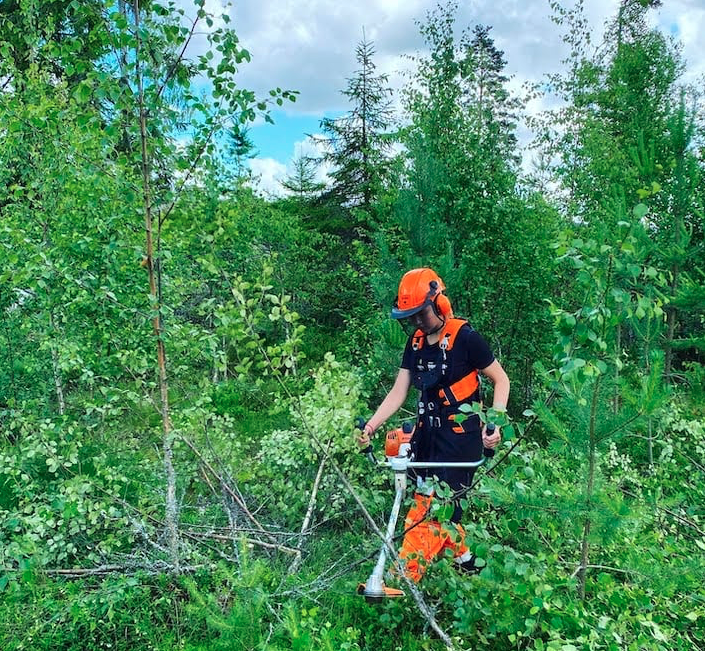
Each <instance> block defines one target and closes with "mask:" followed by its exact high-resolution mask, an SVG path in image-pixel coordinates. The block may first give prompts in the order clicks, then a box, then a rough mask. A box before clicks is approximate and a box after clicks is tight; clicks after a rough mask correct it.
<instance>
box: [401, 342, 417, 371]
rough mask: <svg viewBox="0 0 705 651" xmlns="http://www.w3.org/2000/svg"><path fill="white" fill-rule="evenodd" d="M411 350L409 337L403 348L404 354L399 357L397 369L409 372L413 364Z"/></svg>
mask: <svg viewBox="0 0 705 651" xmlns="http://www.w3.org/2000/svg"><path fill="white" fill-rule="evenodd" d="M412 352H413V351H412V350H411V337H409V338H408V339H407V340H406V346H405V347H404V354H403V355H402V357H401V366H400V367H399V368H405V369H406V370H407V371H410V370H411V367H412V364H413V361H414V360H413V355H412Z"/></svg>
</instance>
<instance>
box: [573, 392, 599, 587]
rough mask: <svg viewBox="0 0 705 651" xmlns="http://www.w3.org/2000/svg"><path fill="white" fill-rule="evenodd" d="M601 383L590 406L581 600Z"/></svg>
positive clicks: (593, 477) (584, 577)
mask: <svg viewBox="0 0 705 651" xmlns="http://www.w3.org/2000/svg"><path fill="white" fill-rule="evenodd" d="M599 394H600V382H599V380H598V381H597V382H595V387H594V389H593V394H592V404H591V406H590V424H589V434H590V443H589V448H588V483H587V491H586V493H587V495H586V499H585V507H586V510H587V514H586V516H585V520H584V522H583V539H582V543H581V545H580V571H579V572H578V590H579V593H580V599H585V583H586V580H587V576H586V575H587V568H588V564H589V561H590V558H589V557H590V529H591V527H592V519H591V517H590V509H591V508H592V494H593V491H594V488H595V448H596V445H597V437H596V435H595V428H596V426H597V403H598V401H599Z"/></svg>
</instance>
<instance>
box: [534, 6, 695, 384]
mask: <svg viewBox="0 0 705 651" xmlns="http://www.w3.org/2000/svg"><path fill="white" fill-rule="evenodd" d="M658 4H659V3H650V2H638V1H635V0H624V1H623V2H621V3H620V6H619V9H618V11H617V14H616V16H615V18H614V19H613V20H612V21H611V22H610V23H609V24H608V26H607V30H606V32H605V34H604V41H603V44H602V46H601V47H600V48H599V50H598V54H589V53H587V52H585V51H584V49H583V45H582V44H583V43H584V42H585V41H586V39H587V35H586V34H585V29H586V27H585V22H584V19H583V17H582V14H581V9H580V6H578V7H577V8H576V10H575V11H574V12H568V13H565V14H563V15H562V18H560V19H559V22H560V21H563V22H564V23H565V25H566V26H568V27H569V29H570V30H571V31H570V32H569V34H568V35H567V40H568V41H569V43H570V44H571V46H572V53H571V55H570V59H569V61H570V63H571V65H570V72H569V73H568V75H566V76H563V77H555V78H554V79H553V80H552V83H553V86H554V88H555V89H557V90H558V92H559V94H560V95H561V96H562V98H563V99H564V100H565V105H564V107H563V108H561V109H559V110H558V111H554V112H552V113H551V114H550V117H549V120H550V122H551V126H549V127H548V128H547V129H546V130H545V132H544V136H543V141H544V142H545V143H552V145H551V146H549V148H548V153H549V155H550V156H553V157H554V160H556V161H559V162H558V163H557V165H556V166H555V168H554V171H555V173H556V176H557V178H558V179H559V181H560V186H561V192H562V194H563V196H564V197H565V198H566V199H567V206H568V212H569V214H570V215H571V217H572V219H573V220H574V222H576V223H577V224H579V225H578V226H576V230H578V231H580V233H581V235H586V234H591V233H598V232H601V230H602V229H603V228H608V229H614V228H616V224H615V221H614V220H615V219H616V218H617V217H616V216H617V215H619V214H620V212H623V211H624V209H625V207H626V206H627V205H633V204H634V203H636V202H638V201H644V202H645V203H646V204H647V205H648V206H649V208H650V211H649V213H648V215H646V216H645V219H646V220H647V221H648V222H649V224H650V227H651V228H650V233H651V236H652V242H653V248H652V262H653V264H654V267H655V268H656V269H657V270H659V272H661V273H664V274H665V275H667V276H668V277H669V294H670V298H671V304H670V305H669V307H668V308H667V312H668V317H667V318H668V327H667V328H666V329H664V331H663V336H664V337H665V347H666V351H667V352H666V363H665V374H666V376H667V377H669V378H670V377H671V375H672V368H673V359H674V354H673V351H674V343H673V342H674V339H675V338H680V339H682V340H683V341H681V343H680V344H679V346H687V345H688V344H686V343H685V340H688V339H689V340H690V342H691V344H692V345H691V347H690V353H689V354H688V356H689V357H691V358H693V357H695V358H697V357H698V356H699V355H701V353H699V352H698V350H701V344H700V343H698V337H697V335H696V334H695V333H694V332H693V331H692V330H691V328H692V326H690V327H689V326H685V322H681V317H683V319H685V321H687V322H689V323H691V324H692V323H696V324H697V323H699V321H700V319H701V315H702V311H703V307H702V306H703V301H702V299H700V300H699V301H698V300H696V301H693V300H692V299H693V298H694V294H693V293H692V291H691V290H692V288H693V287H694V281H693V279H691V278H690V277H689V275H688V274H685V275H683V266H682V261H684V260H688V261H689V265H691V266H692V267H693V268H695V269H696V272H695V275H694V276H695V278H697V277H698V276H699V273H700V272H698V271H697V269H698V268H700V269H702V265H703V257H702V253H701V251H702V219H703V218H702V214H703V204H702V192H701V190H700V189H699V187H700V186H701V185H702V183H701V179H702V174H703V168H702V163H701V161H699V160H698V157H697V153H696V152H697V149H698V147H699V146H701V143H702V141H703V132H702V128H701V127H698V126H697V121H696V116H697V115H698V113H699V112H701V111H702V100H701V99H700V97H701V93H698V92H697V91H696V90H695V89H686V88H682V87H681V85H680V83H679V79H680V76H681V74H682V72H683V69H684V63H683V60H682V58H681V55H680V52H679V50H678V47H677V44H675V43H674V42H672V41H670V40H668V39H667V38H666V37H665V36H664V35H663V34H661V33H660V32H659V31H658V30H655V29H653V28H651V27H650V26H649V25H648V22H647V17H648V11H649V10H650V8H651V7H652V6H657V5H658ZM616 205H617V206H618V205H621V206H622V208H621V209H617V210H615V206H616ZM691 234H692V235H691ZM681 281H683V283H684V285H683V288H684V290H685V291H686V293H687V294H688V296H689V299H688V300H686V302H685V303H682V302H681V300H680V298H679V286H680V282H681ZM695 284H697V281H695ZM688 288H690V289H688ZM686 303H688V305H689V307H688V309H684V308H685V304H686ZM679 315H680V316H679ZM694 335H695V336H694Z"/></svg>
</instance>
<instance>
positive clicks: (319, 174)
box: [249, 134, 331, 197]
mask: <svg viewBox="0 0 705 651" xmlns="http://www.w3.org/2000/svg"><path fill="white" fill-rule="evenodd" d="M320 137H322V134H313V135H311V136H306V137H305V138H304V139H303V140H299V141H297V142H295V143H294V146H293V148H292V151H291V155H290V157H289V162H288V164H286V165H284V164H283V163H281V162H279V161H277V160H275V159H273V158H253V159H251V160H250V161H249V163H250V169H251V170H252V174H253V181H252V186H253V187H255V188H256V189H257V190H258V191H260V192H262V193H263V194H265V195H266V196H269V197H283V196H285V195H287V194H288V192H287V191H286V190H285V189H284V188H283V187H282V185H281V182H282V181H283V180H284V179H285V178H287V177H288V176H290V175H291V174H293V173H294V160H295V159H297V158H300V157H302V156H306V157H310V158H314V159H320V158H321V156H322V155H323V146H322V144H321V143H320V141H319V140H317V139H318V138H320ZM330 169H331V168H330V165H329V164H327V163H320V164H319V165H318V167H317V168H316V181H319V182H322V183H328V182H329V181H330V178H329V176H328V172H330Z"/></svg>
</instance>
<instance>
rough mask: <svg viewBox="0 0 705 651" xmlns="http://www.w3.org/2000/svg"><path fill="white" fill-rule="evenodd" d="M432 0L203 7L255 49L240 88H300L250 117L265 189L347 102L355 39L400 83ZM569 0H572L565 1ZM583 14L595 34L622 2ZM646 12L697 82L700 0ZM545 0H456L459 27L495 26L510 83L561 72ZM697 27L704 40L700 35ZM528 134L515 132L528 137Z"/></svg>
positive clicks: (303, 0) (702, 45)
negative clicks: (262, 116)
mask: <svg viewBox="0 0 705 651" xmlns="http://www.w3.org/2000/svg"><path fill="white" fill-rule="evenodd" d="M437 4H438V2H437V1H436V0H353V1H351V2H341V1H340V0H234V4H232V5H231V6H227V5H226V3H225V1H224V0H207V2H206V9H207V10H209V11H211V12H213V13H216V14H220V13H224V12H227V13H228V14H229V15H230V17H231V26H233V27H234V29H235V31H236V33H237V35H238V37H239V39H240V43H241V44H242V46H243V47H245V48H246V49H247V50H248V51H249V52H250V54H251V57H252V59H251V62H250V63H246V64H243V65H242V67H241V68H240V71H239V74H238V78H239V81H240V84H241V85H242V87H244V88H248V89H251V90H254V91H255V92H257V93H258V94H259V95H262V96H265V95H267V94H268V91H269V90H270V89H271V88H276V87H280V88H283V89H291V90H297V91H299V95H298V99H297V101H296V102H295V103H294V104H286V105H285V107H284V108H283V109H281V110H276V111H274V112H273V113H272V117H273V118H274V121H275V124H274V125H271V124H267V123H265V122H263V121H258V122H257V123H255V124H254V125H253V126H252V128H251V130H250V138H251V140H252V141H253V142H254V145H255V150H256V152H257V154H256V156H255V158H254V159H252V160H251V161H250V165H251V168H252V170H253V172H254V173H255V175H257V176H258V178H259V180H258V187H259V188H260V189H261V190H262V191H263V192H264V193H271V194H280V193H281V192H282V191H281V186H280V185H279V180H281V179H282V178H284V177H285V176H286V174H287V167H289V170H290V166H291V161H292V160H293V158H294V157H295V156H296V155H298V154H300V153H303V154H306V155H308V154H311V153H313V152H314V151H315V147H314V145H313V144H312V143H311V142H310V138H309V137H308V136H310V135H314V134H318V133H320V129H319V123H320V120H321V119H322V118H323V117H325V116H328V117H337V116H339V115H342V114H343V113H344V112H345V111H346V110H348V109H349V104H348V103H347V98H346V97H345V96H343V94H342V93H341V90H343V89H345V87H346V85H347V79H349V78H350V77H352V76H353V74H354V72H355V70H356V69H357V63H356V61H355V47H356V45H357V44H358V43H359V42H360V41H361V39H362V38H363V34H364V35H365V37H366V38H367V40H368V41H372V43H373V44H374V47H375V50H376V54H375V56H374V59H373V60H374V62H375V64H376V66H377V72H379V73H384V74H387V75H388V76H389V85H390V87H392V88H393V89H399V88H400V87H401V86H402V85H403V84H404V83H405V77H404V71H405V70H409V69H411V68H412V64H411V62H410V60H409V56H414V55H418V54H423V48H424V43H423V39H422V37H421V35H420V33H419V22H423V21H424V20H425V17H426V15H427V14H428V12H429V11H432V10H433V9H434V8H435V7H436V6H437ZM562 4H563V5H564V6H568V7H571V6H573V4H574V2H573V0H563V2H562ZM584 4H585V6H586V8H585V14H586V17H587V18H588V20H589V24H590V27H591V30H592V33H593V34H594V38H593V42H594V43H599V42H600V41H601V37H602V33H603V31H604V30H603V28H604V24H605V22H606V21H607V20H609V19H611V18H612V17H613V16H615V15H616V12H617V8H618V6H619V1H618V0H585V3H584ZM663 5H664V6H663V7H661V8H659V9H657V10H652V11H651V12H650V20H651V21H652V24H654V25H656V26H658V28H659V29H661V30H662V31H663V32H664V33H666V34H671V35H674V36H676V37H677V38H678V40H679V41H680V42H681V43H682V45H683V57H684V59H685V60H686V65H687V71H686V75H685V78H684V80H685V81H690V82H695V81H697V80H698V79H700V78H702V77H703V75H705V38H702V34H705V0H664V2H663ZM550 15H551V9H550V6H549V2H548V0H458V12H457V19H456V27H457V28H458V31H462V30H463V29H465V28H468V30H472V28H473V27H474V26H475V25H477V24H482V25H488V26H491V27H492V31H491V33H490V35H491V36H492V37H493V38H494V41H495V45H496V46H497V47H498V48H499V49H501V50H503V51H504V54H505V59H506V60H507V67H506V72H507V73H508V74H509V75H510V76H511V81H510V87H511V88H512V89H514V90H516V91H519V90H520V89H521V88H522V85H523V84H524V83H525V82H532V81H533V82H538V81H541V80H542V79H544V78H545V76H546V75H547V74H548V73H552V72H557V71H559V70H560V68H561V61H562V59H563V58H564V57H565V55H566V54H567V49H566V46H565V45H564V44H563V43H562V41H561V28H559V27H558V26H557V25H555V24H554V23H553V22H551V20H550ZM698 35H700V36H701V38H698ZM549 101H550V99H549V98H545V99H542V100H535V101H534V102H532V103H531V104H530V105H529V106H528V107H527V108H528V110H529V111H530V112H537V111H540V110H541V109H542V108H544V106H545V104H546V102H549ZM530 135H531V134H530V133H529V132H528V130H526V129H525V128H521V129H520V132H519V136H520V141H524V142H528V140H529V139H530Z"/></svg>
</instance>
